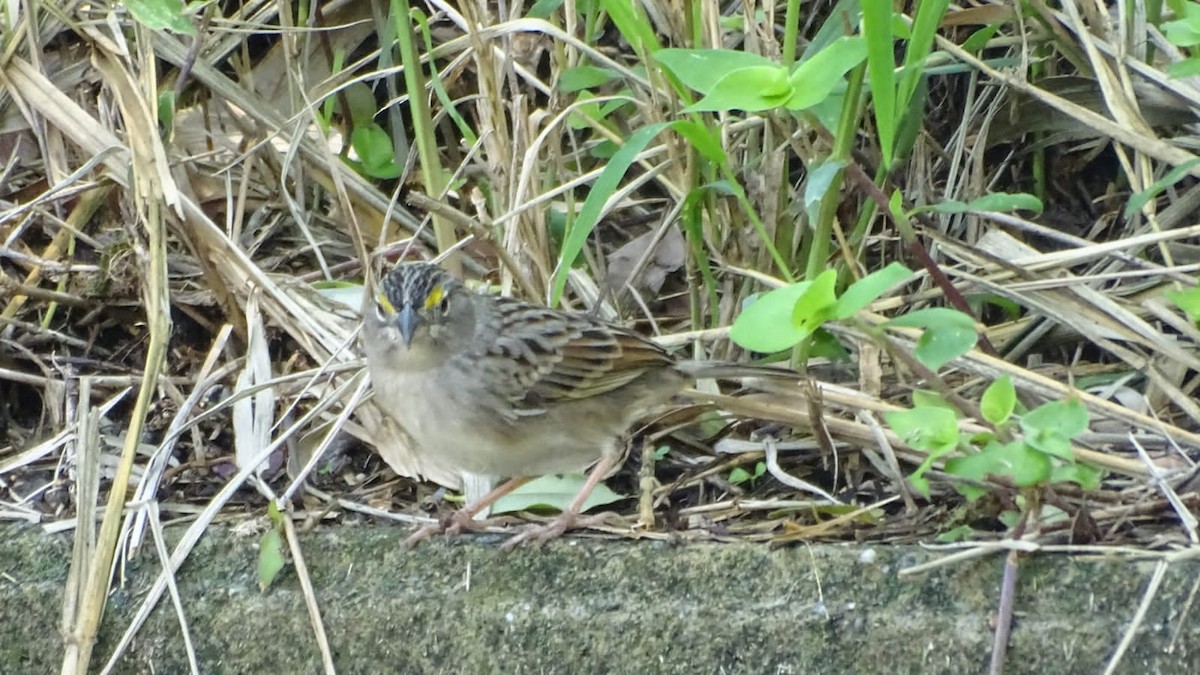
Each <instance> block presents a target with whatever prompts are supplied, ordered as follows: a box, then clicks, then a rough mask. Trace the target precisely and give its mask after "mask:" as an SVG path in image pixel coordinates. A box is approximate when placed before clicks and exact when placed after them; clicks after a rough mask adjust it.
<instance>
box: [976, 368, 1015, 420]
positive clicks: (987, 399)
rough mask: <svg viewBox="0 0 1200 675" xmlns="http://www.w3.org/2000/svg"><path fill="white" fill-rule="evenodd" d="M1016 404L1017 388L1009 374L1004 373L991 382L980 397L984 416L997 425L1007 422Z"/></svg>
mask: <svg viewBox="0 0 1200 675" xmlns="http://www.w3.org/2000/svg"><path fill="white" fill-rule="evenodd" d="M1016 405H1017V390H1016V388H1015V387H1013V383H1012V378H1011V377H1009V376H1008V375H1002V376H1001V377H1000V379H998V380H996V381H994V382H992V383H991V384H989V385H988V388H987V389H985V390H984V392H983V397H982V398H980V399H979V409H980V411H981V412H982V413H983V418H984V419H986V420H987V421H989V422H991V423H992V424H996V425H1000V424H1004V423H1005V422H1007V421H1008V418H1009V417H1011V416H1012V414H1013V409H1014V408H1015V407H1016Z"/></svg>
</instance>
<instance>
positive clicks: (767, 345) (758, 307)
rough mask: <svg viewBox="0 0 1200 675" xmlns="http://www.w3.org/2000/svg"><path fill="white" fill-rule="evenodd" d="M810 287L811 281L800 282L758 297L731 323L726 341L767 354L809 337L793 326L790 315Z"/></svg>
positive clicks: (791, 345)
mask: <svg viewBox="0 0 1200 675" xmlns="http://www.w3.org/2000/svg"><path fill="white" fill-rule="evenodd" d="M810 286H812V282H811V281H801V282H799V283H795V284H792V285H790V286H784V287H783V288H777V289H775V290H773V291H770V292H768V293H764V294H763V295H760V296H758V298H757V299H756V300H754V301H753V302H751V303H750V304H749V305H747V306H746V308H745V309H743V310H742V313H741V314H739V315H738V317H737V318H736V319H734V320H733V326H731V327H730V329H729V339H730V340H733V341H734V342H735V343H736V344H737V345H738V346H740V347H742V348H743V349H749V350H750V351H754V352H763V353H766V354H770V353H773V352H778V351H782V350H784V349H788V348H790V347H793V346H795V345H796V343H798V342H800V341H801V340H803V339H804V338H805V337H807V335H808V334H807V333H804V332H801V331H800V329H798V328H797V327H796V326H795V324H793V323H792V312H793V311H794V310H795V308H796V302H797V301H798V300H799V299H800V298H801V297H802V296H803V295H804V294H805V293H806V292H807V291H808V289H809V287H810Z"/></svg>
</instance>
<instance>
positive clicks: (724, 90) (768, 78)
mask: <svg viewBox="0 0 1200 675" xmlns="http://www.w3.org/2000/svg"><path fill="white" fill-rule="evenodd" d="M791 95H792V83H791V82H789V81H788V75H787V70H786V69H784V67H783V66H779V65H771V66H753V67H750V68H742V69H741V70H735V71H733V72H732V73H729V74H728V75H726V76H725V77H722V78H721V79H720V80H719V81H717V83H716V84H715V85H713V88H712V90H710V91H709V92H708V94H706V95H705V96H704V98H702V99H700V100H699V101H696V102H695V103H693V104H692V105H689V106H688V107H686V108H684V109H683V111H684V112H713V111H726V110H745V111H748V112H756V111H759V110H770V109H771V108H778V107H779V106H781V105H783V103H784V102H785V101H787V100H788V98H789V97H791Z"/></svg>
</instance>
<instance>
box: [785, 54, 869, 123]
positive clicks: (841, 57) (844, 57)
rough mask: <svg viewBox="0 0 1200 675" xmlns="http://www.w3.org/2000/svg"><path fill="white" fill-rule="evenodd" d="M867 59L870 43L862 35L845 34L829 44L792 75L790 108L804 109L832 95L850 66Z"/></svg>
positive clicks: (788, 101)
mask: <svg viewBox="0 0 1200 675" xmlns="http://www.w3.org/2000/svg"><path fill="white" fill-rule="evenodd" d="M865 58H867V45H866V42H865V41H864V40H863V39H862V38H861V37H851V36H842V37H840V38H838V39H836V40H834V41H833V43H832V44H830V45H829V46H828V47H826V48H824V49H822V50H821V51H819V52H817V53H816V54H814V55H813V56H812V57H811V58H809V59H807V60H805V61H804V62H803V63H801V64H800V65H799V66H798V67H797V68H796V69H795V70H794V71H792V74H791V76H790V78H789V79H790V80H791V89H792V92H793V93H792V96H791V98H789V99H788V100H787V102H786V104H785V106H786V107H787V109H788V110H804V109H806V108H811V107H812V106H814V105H816V104H818V103H820V102H822V101H824V100H825V99H827V98H829V95H830V94H832V93H833V90H834V89H835V88H837V87H838V86H839V85H841V84H842V83H843V82H844V81H845V80H844V79H843V77H844V76H845V75H846V73H848V72H849V71H850V69H852V68H854V67H856V66H858V64H860V63H862V62H863V59H865Z"/></svg>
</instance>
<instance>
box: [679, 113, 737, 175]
mask: <svg viewBox="0 0 1200 675" xmlns="http://www.w3.org/2000/svg"><path fill="white" fill-rule="evenodd" d="M671 128H672V129H673V130H674V131H675V133H677V134H679V135H680V136H683V138H684V140H686V141H687V142H688V143H690V144H691V146H692V147H693V148H695V149H696V151H697V152H699V153H700V155H701V156H702V157H704V159H706V160H708V161H710V162H712V163H713V164H717V165H724V164H725V163H726V162H727V161H728V157H727V156H726V155H725V148H723V147H721V137H720V136H719V135H718V134H717V130H716V127H713V126H710V125H706V124H700V123H699V122H696V121H694V120H690V119H687V120H678V121H676V122H675V123H674V124H672V125H671Z"/></svg>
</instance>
